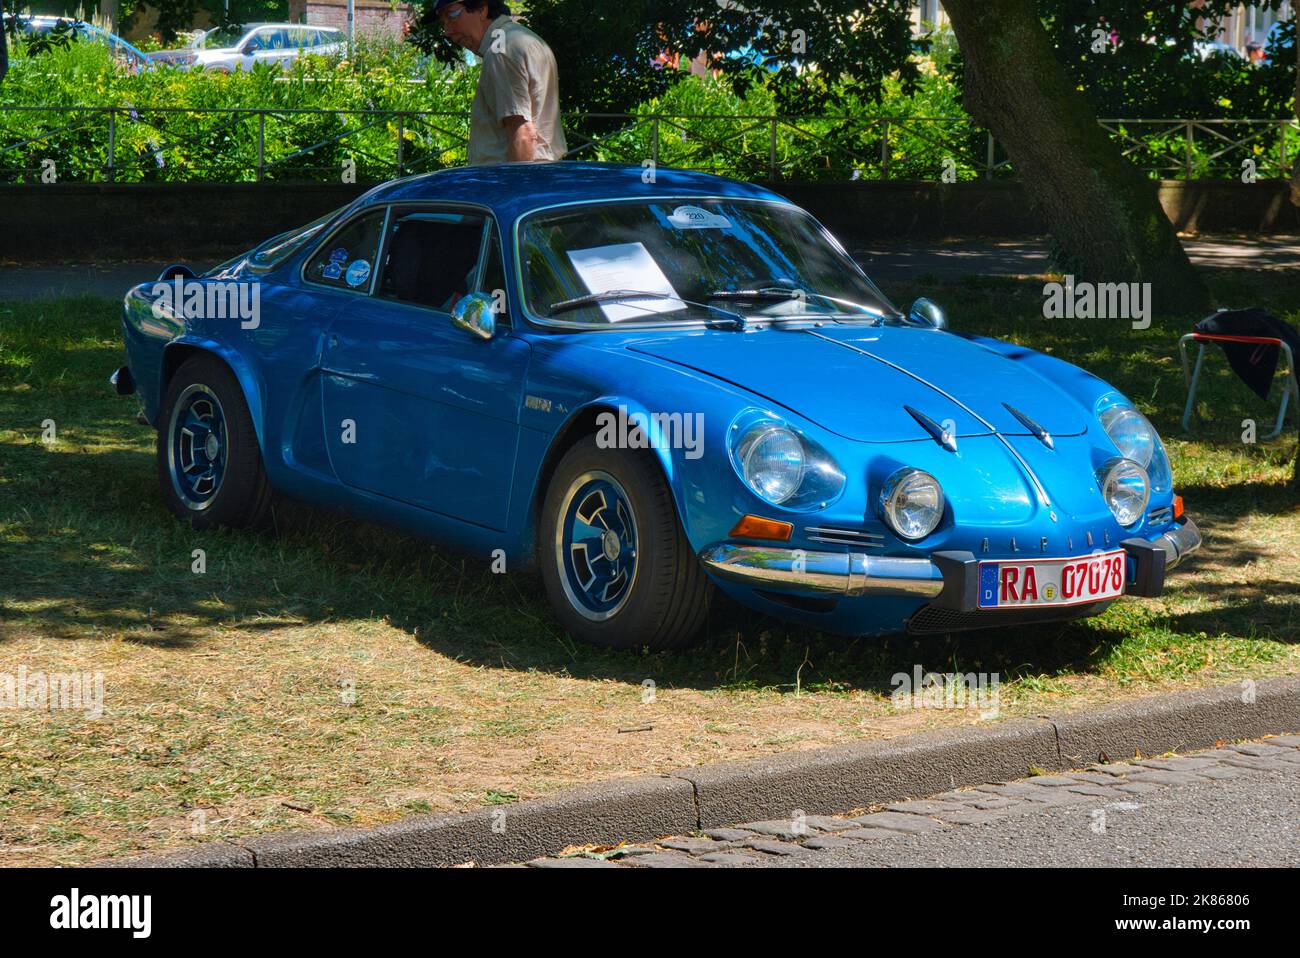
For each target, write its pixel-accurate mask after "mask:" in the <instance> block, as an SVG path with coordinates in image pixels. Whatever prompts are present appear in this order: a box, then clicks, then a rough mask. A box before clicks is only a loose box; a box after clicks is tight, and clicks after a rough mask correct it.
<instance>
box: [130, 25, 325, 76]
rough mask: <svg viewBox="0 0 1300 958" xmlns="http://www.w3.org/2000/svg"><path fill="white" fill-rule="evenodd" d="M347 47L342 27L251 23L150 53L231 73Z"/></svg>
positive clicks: (174, 62) (178, 63)
mask: <svg viewBox="0 0 1300 958" xmlns="http://www.w3.org/2000/svg"><path fill="white" fill-rule="evenodd" d="M346 49H347V39H346V37H345V35H344V33H343V31H342V30H339V29H336V28H334V27H314V26H309V25H307V24H303V23H252V24H247V25H245V26H234V27H217V28H215V29H212V30H209V31H207V32H206V33H204V34H203V35H202V36H199V37H196V38H195V39H194V40H193V41H192V42H191V43H190V45H189V46H188V47H184V48H182V49H179V50H162V51H159V52H158V53H155V54H152V56H153V59H154V60H155V61H157V62H159V63H167V64H170V65H172V66H175V67H180V68H182V69H186V70H216V71H218V72H220V73H231V72H233V71H235V70H251V69H252V68H253V67H254V66H255V65H256V64H258V63H277V64H280V65H281V66H287V65H288V64H290V63H292V62H293V61H294V60H296V59H297V58H298V56H299V55H300V54H303V53H316V54H323V55H326V56H329V55H332V54H338V53H342V52H343V51H344V50H346Z"/></svg>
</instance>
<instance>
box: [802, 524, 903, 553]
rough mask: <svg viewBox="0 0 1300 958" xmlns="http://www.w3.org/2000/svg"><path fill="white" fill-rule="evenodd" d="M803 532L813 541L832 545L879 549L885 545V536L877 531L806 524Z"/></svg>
mask: <svg viewBox="0 0 1300 958" xmlns="http://www.w3.org/2000/svg"><path fill="white" fill-rule="evenodd" d="M804 533H805V534H806V535H807V536H808V538H809V539H811V540H812V541H813V542H829V543H832V544H834V545H842V546H857V547H858V548H861V549H880V548H883V547H884V545H885V537H884V536H883V535H881V534H880V533H879V532H864V531H862V530H861V529H836V528H833V527H831V526H808V527H807V528H806V529H804Z"/></svg>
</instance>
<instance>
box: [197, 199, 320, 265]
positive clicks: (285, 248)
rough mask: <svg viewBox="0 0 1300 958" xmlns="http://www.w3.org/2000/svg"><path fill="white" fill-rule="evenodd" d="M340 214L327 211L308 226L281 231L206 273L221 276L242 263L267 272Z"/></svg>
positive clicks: (309, 240)
mask: <svg viewBox="0 0 1300 958" xmlns="http://www.w3.org/2000/svg"><path fill="white" fill-rule="evenodd" d="M338 214H339V210H334V211H333V212H332V213H326V214H325V215H324V216H322V217H321V218H320V219H316V220H312V221H311V222H310V223H308V224H307V225H306V226H303V227H299V228H298V229H296V230H289V231H287V232H284V233H280V234H279V235H278V236H272V237H271V238H270V239H269V240H267V241H266V242H264V243H262V245H260V246H258V247H257V248H256V249H254V250H253V251H252V252H249V253H241V254H240V255H239V256H236V257H234V258H233V259H228V260H226V261H225V262H224V263H221V264H219V265H217V266H214V267H213V268H212V269H210V270H208V271H207V273H205V274H204V275H205V276H219V275H221V274H222V273H225V272H226V271H227V270H230V269H232V268H233V267H235V266H238V265H239V264H241V263H247V264H248V265H247V268H248V269H251V270H253V271H254V272H258V273H265V272H266V271H268V270H272V269H275V267H277V266H279V265H280V264H281V263H283V262H284V261H285V260H287V259H288V258H289V257H290V256H292V255H293V254H294V253H296V252H298V250H300V249H302V248H303V246H305V245H306V244H307V243H309V242H311V240H312V239H313V238H314V237H315V236H316V235H317V234H318V233H320V231H321V230H322V229H324V228H325V226H326V224H327V223H329V222H331V221H332V220H333V219H334V218H335V217H336V216H338Z"/></svg>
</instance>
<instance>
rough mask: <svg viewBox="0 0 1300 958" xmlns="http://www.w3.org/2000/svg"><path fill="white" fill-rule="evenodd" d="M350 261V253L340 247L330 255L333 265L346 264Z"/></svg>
mask: <svg viewBox="0 0 1300 958" xmlns="http://www.w3.org/2000/svg"><path fill="white" fill-rule="evenodd" d="M347 261H348V251H347V250H346V249H344V248H343V247H342V246H340V247H339V248H338V249H336V250H335V251H334V252H332V253H330V262H331V263H346V262H347Z"/></svg>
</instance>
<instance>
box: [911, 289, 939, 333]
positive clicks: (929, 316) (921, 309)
mask: <svg viewBox="0 0 1300 958" xmlns="http://www.w3.org/2000/svg"><path fill="white" fill-rule="evenodd" d="M907 319H908V322H910V323H913V324H914V325H916V326H929V327H931V328H932V329H947V328H948V317H947V316H945V315H944V314H943V309H942V308H941V307H940V306H939V304H938V303H936V302H934V301H933V300H929V299H926V298H925V297H924V296H922V297H921V298H920V299H918V300H917V301H916V302H914V303H913V304H912V308H911V309H910V310H908V313H907Z"/></svg>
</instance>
